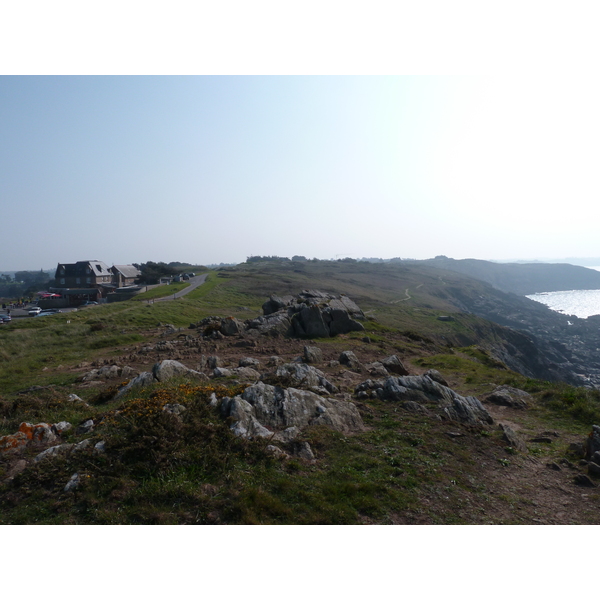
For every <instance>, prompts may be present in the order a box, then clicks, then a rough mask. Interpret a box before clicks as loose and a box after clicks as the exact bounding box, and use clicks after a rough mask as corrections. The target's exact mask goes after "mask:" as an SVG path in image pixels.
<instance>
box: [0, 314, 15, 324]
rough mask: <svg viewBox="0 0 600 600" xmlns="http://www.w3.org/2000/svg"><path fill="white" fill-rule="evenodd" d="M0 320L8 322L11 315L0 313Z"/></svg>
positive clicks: (10, 319)
mask: <svg viewBox="0 0 600 600" xmlns="http://www.w3.org/2000/svg"><path fill="white" fill-rule="evenodd" d="M0 321H2V322H3V323H8V322H9V321H12V317H11V316H10V315H0Z"/></svg>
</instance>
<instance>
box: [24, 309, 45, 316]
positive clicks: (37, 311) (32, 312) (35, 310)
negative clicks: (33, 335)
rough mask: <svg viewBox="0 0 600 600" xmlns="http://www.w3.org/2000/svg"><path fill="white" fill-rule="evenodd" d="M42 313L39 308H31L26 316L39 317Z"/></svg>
mask: <svg viewBox="0 0 600 600" xmlns="http://www.w3.org/2000/svg"><path fill="white" fill-rule="evenodd" d="M41 312H42V309H41V308H40V307H39V306H32V307H31V308H30V309H29V310H28V311H27V314H28V315H29V316H30V317H35V316H36V315H39V314H40V313H41Z"/></svg>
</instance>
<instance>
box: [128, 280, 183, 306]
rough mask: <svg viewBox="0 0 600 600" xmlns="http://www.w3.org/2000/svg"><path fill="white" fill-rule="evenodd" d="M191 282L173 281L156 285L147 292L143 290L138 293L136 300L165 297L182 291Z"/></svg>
mask: <svg viewBox="0 0 600 600" xmlns="http://www.w3.org/2000/svg"><path fill="white" fill-rule="evenodd" d="M189 286H190V283H189V282H188V281H180V282H176V283H171V284H169V285H166V284H164V285H159V286H157V287H154V288H152V289H150V290H148V291H146V292H142V293H141V294H137V295H136V296H135V298H134V300H137V301H144V300H153V299H155V298H165V297H167V296H172V295H173V294H176V293H177V292H181V290H184V289H185V288H186V287H189Z"/></svg>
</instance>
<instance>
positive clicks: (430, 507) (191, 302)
mask: <svg viewBox="0 0 600 600" xmlns="http://www.w3.org/2000/svg"><path fill="white" fill-rule="evenodd" d="M223 275H225V276H223ZM449 277H452V275H450V276H449ZM435 285H437V286H438V287H439V285H440V283H439V281H437V283H436V281H434V278H431V279H427V278H422V279H418V278H416V276H415V275H414V273H412V271H411V270H410V269H406V270H403V269H400V268H396V269H392V268H391V267H388V266H385V265H384V266H382V268H379V266H377V265H376V266H375V268H374V269H372V270H369V269H367V268H365V267H363V266H359V268H355V267H354V266H353V265H341V266H338V265H336V264H335V263H332V264H318V265H312V263H311V264H307V265H302V266H298V265H290V266H289V268H288V266H285V267H279V270H278V269H276V268H275V267H273V266H272V265H268V264H258V265H251V266H248V267H246V266H240V267H236V268H227V269H224V270H220V271H213V272H211V273H210V274H209V276H208V279H207V282H206V283H205V284H203V285H202V286H200V287H199V288H197V289H196V290H194V291H193V292H191V293H190V294H188V295H187V296H185V297H184V298H181V299H178V300H175V301H172V302H160V303H156V304H147V303H144V302H139V301H138V300H137V299H136V300H131V301H126V302H122V303H115V304H111V305H106V306H98V307H94V308H93V309H91V310H85V311H83V310H82V311H78V312H76V313H70V314H68V315H67V314H59V315H56V316H53V317H47V318H45V319H22V320H17V319H15V320H14V321H13V322H12V323H11V324H10V325H8V326H3V327H2V329H0V390H1V394H0V435H7V434H10V433H14V432H15V431H16V430H17V429H18V426H19V423H20V422H22V421H28V422H40V421H45V422H46V421H47V422H51V423H53V422H58V421H62V420H66V421H69V422H70V423H73V424H74V425H75V427H74V428H73V429H72V430H70V431H69V432H68V433H67V434H66V435H65V440H64V441H65V442H69V443H76V442H79V441H81V440H82V439H85V438H86V437H87V438H90V439H91V440H92V442H93V443H94V444H95V443H96V442H98V441H100V440H103V441H105V443H106V447H107V452H106V453H105V454H102V453H98V452H95V451H94V450H93V447H90V448H88V449H86V450H82V451H81V452H78V453H73V454H70V455H65V456H63V457H58V458H55V459H53V460H47V461H41V462H39V463H36V464H32V465H30V466H29V467H28V468H27V469H26V470H25V471H24V472H23V473H21V474H19V475H17V476H16V477H15V478H14V479H13V481H12V483H10V484H0V486H2V487H0V523H2V524H9V523H12V524H18V523H48V524H51V523H73V524H78V523H81V524H124V523H139V524H163V523H164V524H209V523H210V524H212V523H240V524H289V523H296V524H357V523H382V524H385V523H423V522H426V523H440V524H450V523H485V522H487V521H489V520H493V519H497V522H519V521H518V520H519V519H521V518H525V517H523V516H522V514H521V513H519V515H518V516H513V517H510V518H508V521H507V520H506V519H507V518H504V519H505V520H502V518H500V517H491V516H489V515H490V514H491V513H490V506H491V503H492V502H496V503H500V504H501V505H502V506H506V507H508V508H511V507H513V508H514V507H517V508H518V507H520V506H521V505H522V503H521V502H520V501H519V500H518V499H517V497H516V496H515V494H514V493H512V492H508V491H504V492H502V493H500V494H499V495H498V497H496V490H495V489H492V488H490V484H489V483H487V480H486V479H485V475H486V473H485V472H484V471H483V470H482V466H481V463H482V461H483V460H485V461H487V464H489V465H494V467H488V468H489V469H492V468H497V469H498V470H501V471H502V473H503V474H504V473H518V469H519V466H518V465H519V462H518V461H519V460H520V459H521V456H520V455H519V454H518V453H516V452H513V453H511V452H510V451H507V449H506V443H505V442H503V441H502V438H501V433H500V432H499V431H496V430H481V429H477V428H470V427H467V426H461V425H458V424H454V423H453V424H448V423H446V422H442V421H437V420H435V419H426V418H423V417H421V416H419V415H415V414H413V413H409V412H407V411H405V410H403V409H402V408H401V407H400V406H397V405H394V404H392V403H386V402H382V401H380V400H377V399H369V400H365V401H362V402H361V403H358V406H359V409H360V412H361V415H362V417H363V420H364V422H365V425H366V430H365V431H364V432H362V433H359V434H355V435H352V436H346V435H343V434H341V433H339V432H336V431H333V430H330V429H326V428H318V427H317V428H309V429H307V430H305V431H304V432H303V433H302V435H301V437H300V441H303V442H308V443H309V444H310V445H311V448H312V450H313V452H314V453H315V455H316V456H317V459H318V460H317V462H316V463H312V462H309V461H305V460H302V459H299V458H298V457H294V456H292V458H290V459H287V460H284V459H277V458H275V457H274V456H273V455H272V454H271V453H270V452H269V451H268V450H267V445H268V443H269V442H268V441H267V440H258V441H247V440H243V439H241V438H236V437H234V436H233V435H232V434H231V431H230V429H229V425H230V424H229V423H228V422H227V421H226V420H223V419H222V418H221V417H220V415H219V414H218V413H217V412H216V411H215V410H214V409H212V408H211V407H210V406H209V403H208V400H209V397H210V395H211V394H212V393H215V394H216V395H217V396H218V397H223V396H226V395H227V396H233V395H235V394H237V393H239V392H240V391H241V388H240V387H236V385H235V384H234V382H232V381H230V382H227V384H225V385H221V386H214V385H206V384H203V385H195V384H190V383H189V382H185V381H183V380H180V381H175V382H173V383H170V384H168V385H160V384H156V385H154V386H152V387H151V388H148V389H144V390H143V391H141V392H138V393H131V394H130V395H129V396H127V397H125V398H123V399H121V400H118V401H116V400H114V391H115V390H116V388H115V387H114V386H115V385H116V384H114V383H113V384H107V386H105V387H103V388H101V389H97V388H83V389H80V388H79V387H77V386H76V385H75V377H76V375H75V374H74V372H73V367H74V366H76V365H77V364H79V363H82V362H83V361H86V362H90V361H94V360H96V361H102V360H105V359H108V360H111V359H113V358H117V357H119V356H121V355H123V354H126V352H127V349H126V347H127V346H135V345H140V344H142V343H145V342H147V341H149V342H152V341H153V340H156V339H163V338H162V337H160V336H161V334H162V332H163V331H164V328H163V327H162V325H164V324H166V323H170V324H173V325H174V326H175V327H184V328H186V327H187V326H188V325H189V324H190V323H195V322H198V321H199V320H201V319H202V318H204V317H206V316H210V315H219V316H228V315H230V316H234V317H237V318H240V319H244V318H250V317H254V316H256V315H257V314H259V312H260V307H261V305H262V303H263V302H264V301H265V299H266V297H267V296H268V295H269V294H271V293H277V294H279V295H284V294H286V293H292V292H294V293H295V292H298V291H299V290H302V289H304V288H320V289H323V290H329V291H333V292H340V291H343V292H346V293H349V294H350V295H351V296H352V297H353V299H355V300H356V301H358V302H359V304H360V306H361V308H363V309H364V310H365V311H366V312H368V313H372V315H373V318H368V319H365V320H364V322H363V323H364V325H365V329H366V331H365V332H357V333H352V334H350V335H347V336H339V337H337V338H334V339H322V340H318V342H317V343H318V345H319V347H321V348H323V349H324V350H328V351H329V352H332V351H335V352H334V353H335V354H337V353H338V352H339V351H341V350H343V349H348V348H353V347H354V346H355V345H356V346H358V344H362V343H363V342H362V341H361V340H362V338H363V337H364V336H365V335H368V336H369V338H370V339H371V344H370V345H368V346H365V348H367V347H368V348H377V349H378V350H380V351H381V353H382V354H383V353H385V354H391V353H393V352H397V353H398V354H399V356H400V357H401V359H402V360H403V361H407V364H408V363H409V362H410V364H411V365H412V367H413V368H414V369H415V370H418V371H419V372H422V371H424V370H426V369H430V368H433V369H438V370H439V371H441V373H442V374H443V375H444V376H445V377H446V378H447V379H448V380H449V381H450V382H451V387H453V388H454V389H456V390H457V391H459V392H460V393H463V394H472V395H477V396H479V397H483V396H484V395H485V394H486V393H488V392H489V391H491V390H492V389H493V388H494V387H495V386H496V385H502V384H506V385H513V386H515V387H519V388H521V389H524V390H526V391H529V392H530V393H531V394H533V402H532V406H531V408H530V409H529V410H528V411H527V412H526V413H524V417H523V424H524V425H523V426H524V428H525V430H526V431H536V430H537V431H539V430H540V428H542V427H546V428H551V427H552V428H560V429H561V431H564V432H566V433H568V434H573V435H575V434H577V435H581V436H583V435H584V434H587V432H588V431H589V426H590V423H592V422H595V423H600V394H598V393H597V392H592V391H589V390H584V389H582V388H572V387H570V386H567V385H564V384H557V383H549V382H543V381H538V380H534V379H528V378H526V377H524V376H522V375H519V374H518V373H514V372H512V371H510V370H508V369H506V368H505V367H504V366H503V365H501V364H500V363H498V361H496V360H495V359H494V358H493V355H492V354H491V353H490V352H489V351H488V350H487V349H486V347H485V344H486V343H491V342H493V340H494V336H495V335H498V329H497V328H496V327H495V326H493V325H492V324H490V323H488V322H486V321H484V320H483V319H478V318H477V317H474V316H473V315H463V314H460V313H454V314H453V316H454V319H455V320H454V321H450V322H446V321H439V320H438V319H437V317H438V316H440V315H442V314H448V313H449V312H450V311H449V310H448V306H447V305H445V304H444V300H443V299H440V298H438V297H436V296H435V294H434V292H435ZM473 285H476V284H473ZM169 288H170V289H169V292H170V293H172V290H173V286H169ZM406 288H408V289H409V292H410V296H411V299H410V300H406V301H403V302H399V303H398V302H395V300H397V299H398V298H406V295H405V290H406ZM417 288H418V292H417V291H415V290H416V289H417ZM139 298H141V296H138V299H139ZM67 321H70V322H67ZM271 343H272V342H271V341H269V345H270V344H271ZM475 344H477V345H475ZM257 351H260V352H262V351H263V348H260V350H257ZM264 351H265V352H270V351H271V350H270V348H269V347H265V348H264ZM332 354H333V352H332ZM61 365H62V366H61ZM365 378H366V376H365ZM32 385H39V386H50V387H45V389H41V390H35V391H30V392H27V393H21V394H17V392H18V391H22V390H24V389H26V388H29V387H30V386H32ZM110 385H112V386H113V387H112V388H109V387H108V386H110ZM350 385H351V384H348V386H349V387H348V389H351V387H350ZM71 392H75V393H77V394H78V395H81V397H82V398H83V399H84V400H85V401H86V402H88V403H89V405H90V406H87V407H86V406H84V405H82V404H80V403H73V402H69V400H68V395H69V393H71ZM166 403H179V404H182V405H184V406H185V407H186V409H187V410H186V411H185V412H184V413H183V415H182V417H181V418H177V417H175V416H173V415H170V414H168V413H166V412H164V411H163V410H162V408H163V406H164V404H166ZM90 418H93V419H94V420H95V422H96V423H97V425H96V428H95V430H94V431H93V432H92V433H90V434H78V433H77V431H76V425H78V424H79V423H81V422H83V421H85V420H87V419H90ZM449 428H450V429H451V430H452V431H456V430H459V431H460V432H461V433H462V434H463V435H462V436H461V437H460V438H459V440H458V441H455V440H454V439H450V438H449V437H448V436H447V435H446V433H447V432H448V429H449ZM539 446H540V447H539V448H537V447H532V454H533V455H537V456H539V457H540V458H541V459H544V460H546V459H548V460H549V459H550V458H551V457H552V453H553V452H556V451H555V450H554V449H553V448H550V447H546V446H542V445H539ZM283 449H284V450H286V451H288V452H289V453H290V454H292V453H293V449H294V448H293V446H292V445H288V446H284V447H283ZM37 451H38V450H36V449H33V448H32V449H30V450H28V451H27V452H28V454H27V455H26V456H27V457H28V458H32V457H33V456H34V455H35V453H36V452H37ZM10 465H11V463H10V461H9V460H8V459H6V458H5V457H0V479H2V475H3V474H6V473H7V470H8V469H9V468H10ZM74 473H79V474H80V477H81V484H80V486H79V487H78V488H77V489H76V490H75V491H74V492H71V493H65V492H64V491H63V489H64V486H65V485H66V483H67V482H68V481H69V479H70V477H71V476H72V475H73V474H74ZM490 490H491V491H490ZM492 491H493V492H494V493H493V494H492ZM517 508H514V510H515V511H516V510H517ZM523 510H524V509H523ZM511 511H512V509H511V510H508V514H511V515H512V514H513V512H511ZM511 519H512V520H511Z"/></svg>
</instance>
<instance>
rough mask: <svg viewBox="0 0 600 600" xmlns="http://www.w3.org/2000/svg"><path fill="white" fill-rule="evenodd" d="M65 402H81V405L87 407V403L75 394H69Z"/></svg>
mask: <svg viewBox="0 0 600 600" xmlns="http://www.w3.org/2000/svg"><path fill="white" fill-rule="evenodd" d="M67 400H68V401H69V402H81V403H83V404H85V405H86V406H88V404H87V402H84V401H83V400H82V399H81V398H80V397H79V396H78V395H77V394H69V396H68V398H67Z"/></svg>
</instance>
